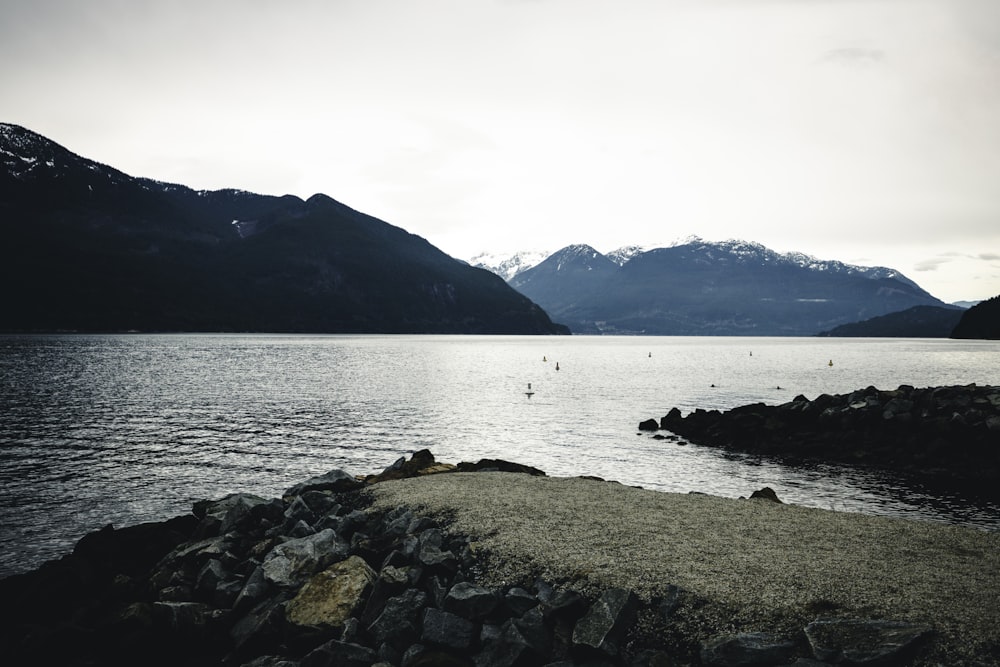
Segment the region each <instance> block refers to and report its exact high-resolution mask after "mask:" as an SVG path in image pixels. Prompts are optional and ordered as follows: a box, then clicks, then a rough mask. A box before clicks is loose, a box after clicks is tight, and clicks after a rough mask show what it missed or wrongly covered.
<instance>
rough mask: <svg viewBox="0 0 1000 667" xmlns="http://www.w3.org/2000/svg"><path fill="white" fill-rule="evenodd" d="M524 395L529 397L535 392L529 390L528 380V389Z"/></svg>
mask: <svg viewBox="0 0 1000 667" xmlns="http://www.w3.org/2000/svg"><path fill="white" fill-rule="evenodd" d="M524 395H525V396H527V397H528V398H531V397H532V396H534V395H535V392H533V391H531V383H530V382H529V383H528V391H526V392H524Z"/></svg>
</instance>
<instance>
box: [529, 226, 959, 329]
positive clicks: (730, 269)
mask: <svg viewBox="0 0 1000 667" xmlns="http://www.w3.org/2000/svg"><path fill="white" fill-rule="evenodd" d="M619 254H620V255H621V256H622V261H623V263H622V264H621V265H620V266H619V265H618V263H616V262H615V261H612V260H611V259H609V258H607V257H605V256H603V255H601V254H600V253H598V252H597V251H596V250H594V249H593V248H590V247H589V246H569V247H568V248H565V249H563V250H561V251H559V252H557V253H555V254H554V255H552V256H551V257H549V258H548V259H546V260H545V261H543V262H542V263H540V264H538V265H537V266H535V267H533V268H531V269H528V270H526V271H523V272H521V273H519V274H518V275H516V276H514V278H512V279H511V280H510V284H511V285H513V286H514V287H515V288H517V289H518V290H519V291H520V292H522V293H523V294H525V295H526V296H528V297H529V298H530V299H532V300H533V301H535V302H536V303H538V304H539V305H541V306H542V307H543V308H544V309H545V310H546V312H548V313H549V314H550V315H551V316H552V317H553V318H555V319H556V320H558V321H560V322H564V323H565V324H567V325H568V326H569V327H570V328H571V329H572V330H573V331H574V332H575V333H620V334H658V335H755V336H810V335H815V334H817V333H819V332H821V331H826V330H829V329H832V328H834V327H836V326H839V325H841V324H847V323H849V322H857V321H860V320H865V319H869V318H872V317H876V316H879V315H884V314H886V313H892V312H896V311H900V310H905V309H907V308H910V307H912V306H918V305H929V306H938V307H945V306H946V304H944V303H943V302H942V301H940V300H938V299H935V298H934V297H932V296H931V295H930V294H928V293H927V292H925V291H924V290H922V289H921V288H920V287H919V286H917V285H916V283H914V282H913V281H911V280H909V279H908V278H906V277H905V276H903V275H902V274H900V273H898V272H897V271H894V270H892V269H887V268H883V267H874V268H868V267H859V266H852V265H849V264H843V263H841V262H835V261H823V260H818V259H816V258H814V257H810V256H807V255H802V254H779V253H776V252H774V251H772V250H769V249H768V248H765V247H764V246H762V245H759V244H756V243H747V242H743V241H727V242H724V243H710V242H706V241H703V240H701V239H691V240H688V241H686V242H684V243H681V244H678V245H675V246H671V247H667V248H656V249H653V250H647V251H638V250H633V251H631V252H628V253H624V254H622V253H619Z"/></svg>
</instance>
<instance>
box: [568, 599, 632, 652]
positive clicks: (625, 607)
mask: <svg viewBox="0 0 1000 667" xmlns="http://www.w3.org/2000/svg"><path fill="white" fill-rule="evenodd" d="M637 609H638V599H637V598H636V596H635V594H634V593H633V592H632V591H629V590H625V589H622V588H612V589H609V590H606V591H604V592H603V593H601V595H600V596H599V597H598V598H597V600H595V601H594V604H592V605H591V606H590V609H589V610H587V613H586V614H584V615H583V617H582V618H581V619H580V620H579V621H577V623H576V627H575V628H574V629H573V644H574V645H575V646H578V647H585V648H589V649H595V650H598V651H600V652H602V653H605V654H606V655H609V656H617V655H618V652H619V648H620V641H621V638H622V637H623V635H624V633H625V631H626V630H627V629H628V628H629V626H631V625H632V622H633V621H634V620H635V615H636V611H637Z"/></svg>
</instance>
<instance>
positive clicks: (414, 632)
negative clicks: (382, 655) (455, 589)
mask: <svg viewBox="0 0 1000 667" xmlns="http://www.w3.org/2000/svg"><path fill="white" fill-rule="evenodd" d="M426 606H427V594H426V593H424V592H423V591H420V590H417V589H414V588H409V589H407V590H405V591H403V593H401V594H400V595H397V596H395V597H391V598H389V599H388V600H387V601H386V603H385V607H384V608H383V609H382V613H381V614H379V615H378V618H376V619H375V621H374V622H373V623H372V624H371V625H370V626H368V631H369V632H370V633H371V634H372V636H373V637H375V639H377V640H378V641H379V642H386V643H389V644H391V645H393V646H396V647H399V648H402V647H405V646H409V645H410V644H412V643H413V642H414V641H415V640H416V639H417V637H418V636H419V635H420V632H419V624H420V611H421V610H422V609H423V608H424V607H426Z"/></svg>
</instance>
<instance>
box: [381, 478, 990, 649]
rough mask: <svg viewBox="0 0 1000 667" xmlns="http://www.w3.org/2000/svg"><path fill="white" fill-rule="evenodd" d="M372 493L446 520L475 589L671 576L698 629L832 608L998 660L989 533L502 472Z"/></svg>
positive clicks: (789, 622)
mask: <svg viewBox="0 0 1000 667" xmlns="http://www.w3.org/2000/svg"><path fill="white" fill-rule="evenodd" d="M371 491H372V493H373V494H374V496H375V505H374V508H375V509H379V508H383V509H388V508H391V507H396V506H400V505H407V506H410V507H413V508H414V509H419V510H421V511H423V512H424V513H427V514H430V515H434V516H444V517H447V518H448V520H449V522H450V524H449V525H450V530H451V531H453V532H455V533H461V534H464V535H467V536H469V537H470V538H472V539H473V540H475V541H476V546H477V548H478V549H480V550H481V551H482V553H484V554H485V555H486V556H487V558H488V562H489V567H488V568H487V571H486V572H485V573H484V577H485V579H486V581H485V583H487V584H501V583H504V582H506V583H511V582H516V581H530V580H531V579H532V578H534V577H542V578H545V579H547V580H552V581H562V582H566V583H568V584H572V585H573V586H574V587H575V588H577V589H578V590H582V591H585V592H586V591H588V590H590V591H596V590H599V589H602V588H607V587H621V588H628V589H631V590H633V591H635V592H636V593H637V594H639V595H640V596H656V595H662V594H664V592H665V591H667V590H668V587H669V586H671V585H673V586H677V587H679V588H680V589H683V590H684V591H687V592H689V593H691V594H692V595H693V596H696V597H697V598H698V599H699V600H701V601H702V604H700V605H699V610H700V611H699V612H698V614H699V619H698V621H697V623H701V624H703V625H707V626H712V627H706V628H705V631H706V632H719V631H726V630H734V631H735V630H739V631H755V630H760V631H764V630H774V629H782V630H784V629H787V628H790V627H793V626H795V625H796V624H801V623H802V622H808V621H809V620H811V619H815V618H817V617H830V616H838V617H853V618H863V619H876V618H881V619H892V620H900V621H909V622H914V623H921V624H926V625H929V626H931V627H932V628H933V629H934V631H935V640H934V643H935V646H936V647H937V648H935V650H934V655H935V656H936V657H937V658H938V659H940V660H943V661H947V662H954V663H955V664H958V663H968V664H997V663H996V662H993V661H995V660H998V658H996V654H995V652H996V651H997V650H998V649H1000V623H998V621H1000V535H998V534H996V533H989V532H981V531H976V530H971V529H966V528H958V527H952V526H946V525H940V524H935V523H928V522H915V521H907V520H900V519H889V518H882V517H873V516H866V515H861V514H848V513H841V512H833V511H828V510H821V509H813V508H806V507H798V506H793V505H787V504H779V503H774V502H770V501H766V500H733V499H727V498H719V497H714V496H708V495H702V494H688V495H685V494H675V493H662V492H656V491H648V490H643V489H638V488H632V487H627V486H623V485H621V484H617V483H613V482H604V481H597V480H592V479H585V478H551V477H534V476H529V475H525V474H512V473H499V472H475V473H451V474H443V475H428V476H424V477H415V478H410V479H402V480H393V481H386V482H382V483H380V484H376V485H374V486H372V487H371ZM693 622H694V621H693ZM991 656H992V657H991ZM979 661H983V662H979Z"/></svg>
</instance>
